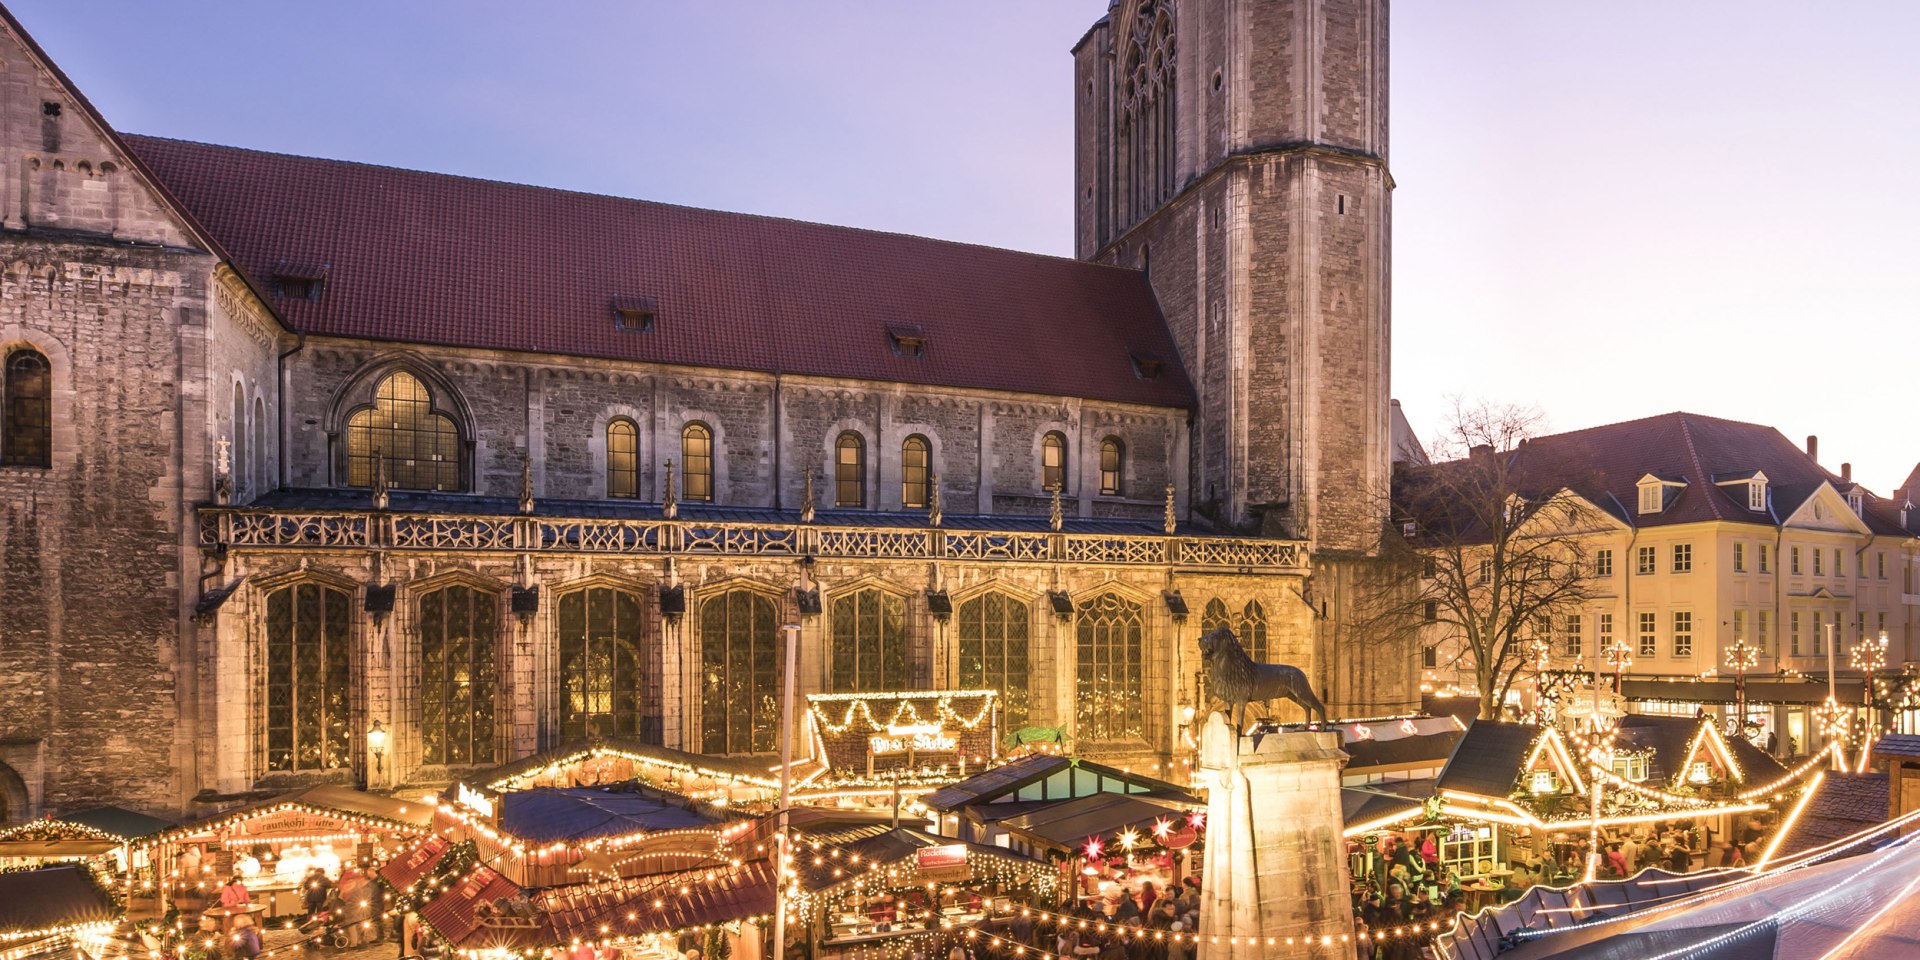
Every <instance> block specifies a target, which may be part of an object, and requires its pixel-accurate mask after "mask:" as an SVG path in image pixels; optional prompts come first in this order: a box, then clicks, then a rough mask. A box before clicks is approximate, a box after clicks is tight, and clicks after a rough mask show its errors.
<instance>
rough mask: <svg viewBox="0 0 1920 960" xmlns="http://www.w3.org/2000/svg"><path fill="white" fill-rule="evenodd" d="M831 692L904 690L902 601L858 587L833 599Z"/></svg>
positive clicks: (904, 619) (904, 610) (904, 603)
mask: <svg viewBox="0 0 1920 960" xmlns="http://www.w3.org/2000/svg"><path fill="white" fill-rule="evenodd" d="M831 612H832V616H833V656H832V664H831V666H830V667H829V668H828V672H829V674H830V678H829V682H828V684H827V688H828V691H829V692H832V693H870V692H875V691H882V690H905V689H907V688H908V687H907V683H908V679H907V601H906V600H905V599H904V598H901V597H898V596H895V595H893V594H891V593H886V592H883V591H880V590H861V591H858V592H855V593H849V594H847V595H845V596H842V597H838V598H836V599H835V600H834V601H833V610H832V611H831Z"/></svg>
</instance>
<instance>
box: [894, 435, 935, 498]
mask: <svg viewBox="0 0 1920 960" xmlns="http://www.w3.org/2000/svg"><path fill="white" fill-rule="evenodd" d="M929 461H930V457H929V455H928V448H927V438H926V437H921V436H912V437H908V438H907V440H906V442H905V443H902V444H901V445H900V505H901V506H902V507H910V508H923V507H925V506H926V505H927V476H928V472H929V470H928V463H929Z"/></svg>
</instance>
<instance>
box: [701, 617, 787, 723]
mask: <svg viewBox="0 0 1920 960" xmlns="http://www.w3.org/2000/svg"><path fill="white" fill-rule="evenodd" d="M782 662H783V661H782V660H781V656H780V618H779V612H778V610H777V609H776V608H775V607H774V603H773V601H772V600H770V599H768V598H767V597H766V596H765V595H763V594H760V593H756V592H754V591H752V590H729V591H727V592H726V593H723V594H720V595H719V596H717V597H710V598H708V599H707V600H704V601H702V602H701V604H700V680H701V688H700V689H701V697H700V749H701V751H702V752H704V753H709V754H728V753H770V752H772V751H773V750H775V749H776V748H778V747H779V745H780V704H779V702H778V701H777V700H776V699H775V698H776V697H778V696H779V693H780V689H781V684H782V683H784V682H785V676H784V675H783V667H782Z"/></svg>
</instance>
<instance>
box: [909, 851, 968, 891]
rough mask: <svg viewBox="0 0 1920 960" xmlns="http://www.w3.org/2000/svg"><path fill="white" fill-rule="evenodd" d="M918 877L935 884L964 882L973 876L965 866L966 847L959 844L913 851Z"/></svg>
mask: <svg viewBox="0 0 1920 960" xmlns="http://www.w3.org/2000/svg"><path fill="white" fill-rule="evenodd" d="M914 857H915V860H916V861H917V865H918V866H919V867H920V875H921V876H922V877H923V878H925V879H927V880H931V881H934V882H935V883H941V882H945V881H949V880H966V879H968V878H970V877H972V876H973V871H972V869H971V868H970V867H968V866H967V847H966V845H965V844H961V843H950V844H947V845H946V846H941V847H922V848H921V849H919V850H915V851H914Z"/></svg>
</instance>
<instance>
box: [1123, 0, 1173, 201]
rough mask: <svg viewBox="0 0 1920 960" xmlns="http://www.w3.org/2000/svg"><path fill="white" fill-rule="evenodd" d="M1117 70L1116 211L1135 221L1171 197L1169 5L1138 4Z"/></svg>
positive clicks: (1160, 1)
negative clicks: (1119, 167) (1118, 164)
mask: <svg viewBox="0 0 1920 960" xmlns="http://www.w3.org/2000/svg"><path fill="white" fill-rule="evenodd" d="M1127 28H1128V29H1127V39H1126V40H1125V41H1124V43H1125V50H1124V52H1123V53H1122V54H1121V71H1120V78H1119V80H1120V111H1121V113H1120V148H1119V151H1118V153H1119V155H1120V157H1119V159H1120V162H1121V164H1122V165H1123V168H1124V171H1125V173H1124V176H1123V177H1122V178H1121V182H1122V183H1123V184H1124V185H1125V186H1124V188H1123V189H1124V191H1125V192H1124V194H1123V195H1122V197H1121V198H1120V199H1121V206H1122V209H1123V210H1125V211H1126V214H1125V216H1126V219H1127V222H1128V223H1135V222H1138V221H1139V220H1140V219H1142V218H1144V217H1145V216H1147V215H1148V214H1150V213H1152V212H1153V211H1154V209H1155V208H1157V207H1158V206H1159V205H1160V204H1162V203H1164V202H1166V201H1167V200H1169V199H1171V198H1172V197H1173V192H1174V187H1175V185H1176V181H1175V162H1176V159H1177V158H1176V155H1175V149H1174V148H1175V136H1174V134H1175V132H1176V129H1177V128H1176V127H1175V125H1174V79H1175V75H1174V74H1175V70H1174V67H1175V57H1174V53H1175V51H1174V33H1173V5H1172V4H1171V3H1169V2H1165V0H1141V3H1140V5H1139V7H1137V8H1136V9H1135V11H1134V17H1133V20H1132V21H1131V22H1130V23H1129V24H1128V25H1127Z"/></svg>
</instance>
